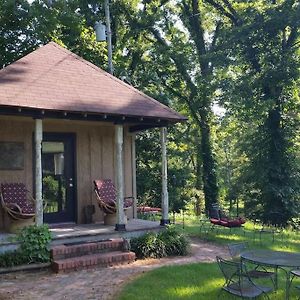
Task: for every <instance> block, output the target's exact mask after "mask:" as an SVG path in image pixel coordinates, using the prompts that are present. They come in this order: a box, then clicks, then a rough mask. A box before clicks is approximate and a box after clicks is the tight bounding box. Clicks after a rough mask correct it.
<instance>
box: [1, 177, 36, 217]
mask: <svg viewBox="0 0 300 300" xmlns="http://www.w3.org/2000/svg"><path fill="white" fill-rule="evenodd" d="M1 191H2V196H3V200H4V202H5V203H7V204H9V203H14V204H17V205H18V206H19V207H20V208H21V210H22V213H24V214H34V213H35V209H34V204H33V203H31V202H29V201H28V200H27V195H26V193H27V192H26V187H25V185H24V184H23V183H2V184H1Z"/></svg>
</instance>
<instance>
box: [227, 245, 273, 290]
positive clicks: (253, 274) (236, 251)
mask: <svg viewBox="0 0 300 300" xmlns="http://www.w3.org/2000/svg"><path fill="white" fill-rule="evenodd" d="M227 247H228V250H229V254H230V256H231V258H232V259H233V260H234V261H239V260H240V255H241V253H242V252H245V251H247V250H248V243H247V242H240V243H231V244H228V245H227ZM259 268H261V269H262V270H259ZM247 273H248V276H249V277H250V278H253V279H264V278H268V279H270V280H271V282H272V285H273V286H274V289H275V290H276V289H277V272H276V270H275V272H270V271H268V270H267V269H266V268H265V267H263V266H255V268H253V269H251V270H249V269H248V272H247Z"/></svg>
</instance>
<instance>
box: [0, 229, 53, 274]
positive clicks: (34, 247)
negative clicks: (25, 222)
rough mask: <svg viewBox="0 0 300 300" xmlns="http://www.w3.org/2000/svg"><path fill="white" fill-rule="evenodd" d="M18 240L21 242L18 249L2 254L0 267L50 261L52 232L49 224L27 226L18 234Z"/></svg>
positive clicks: (0, 255)
mask: <svg viewBox="0 0 300 300" xmlns="http://www.w3.org/2000/svg"><path fill="white" fill-rule="evenodd" d="M17 240H19V241H20V242H21V245H20V248H19V249H18V250H16V251H13V252H6V253H3V254H0V267H2V268H7V267H13V266H17V265H21V264H30V263H39V262H49V261H50V251H49V249H48V246H49V243H50V241H51V233H50V231H49V228H48V226H47V225H42V226H36V225H31V226H28V227H25V228H23V229H22V230H21V232H20V233H19V234H18V235H17Z"/></svg>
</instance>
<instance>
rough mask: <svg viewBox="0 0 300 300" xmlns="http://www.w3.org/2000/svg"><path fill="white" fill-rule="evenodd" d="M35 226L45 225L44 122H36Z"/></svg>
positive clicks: (39, 120)
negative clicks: (43, 183)
mask: <svg viewBox="0 0 300 300" xmlns="http://www.w3.org/2000/svg"><path fill="white" fill-rule="evenodd" d="M34 137H35V139H34V140H35V200H36V204H35V224H36V225H42V224H43V195H42V140H43V121H42V120H41V119H36V120H35V132H34Z"/></svg>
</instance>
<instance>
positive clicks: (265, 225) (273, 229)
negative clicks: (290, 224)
mask: <svg viewBox="0 0 300 300" xmlns="http://www.w3.org/2000/svg"><path fill="white" fill-rule="evenodd" d="M267 215H268V219H270V220H271V221H268V222H266V221H264V220H262V222H261V223H262V224H260V228H258V229H255V230H254V238H255V234H256V233H258V234H259V241H260V243H262V238H261V237H262V235H263V234H270V235H271V236H272V242H273V243H274V242H275V235H276V234H281V240H282V239H283V226H282V225H274V223H276V219H278V220H281V218H282V216H284V214H282V213H281V212H277V211H271V212H269V213H268V214H267ZM258 221H259V220H258V219H256V220H255V222H254V227H256V226H257V223H258Z"/></svg>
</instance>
